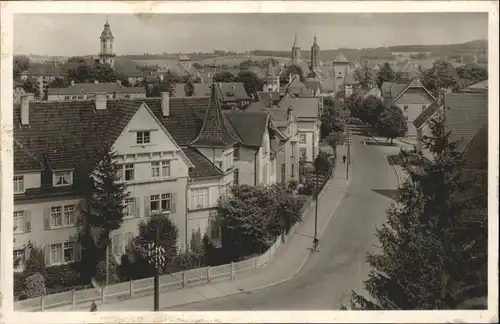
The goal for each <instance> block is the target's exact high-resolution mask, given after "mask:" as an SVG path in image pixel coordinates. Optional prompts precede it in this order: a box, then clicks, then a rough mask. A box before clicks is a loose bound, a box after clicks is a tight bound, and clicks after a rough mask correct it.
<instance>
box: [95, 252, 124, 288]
mask: <svg viewBox="0 0 500 324" xmlns="http://www.w3.org/2000/svg"><path fill="white" fill-rule="evenodd" d="M106 270H107V271H109V274H108V275H106ZM106 276H108V279H109V282H108V283H109V284H113V283H117V282H119V281H120V280H119V277H118V264H117V262H116V260H115V258H114V257H113V256H109V260H108V269H106V260H102V261H99V262H98V263H97V268H96V275H95V280H96V281H97V282H99V283H101V284H104V283H106Z"/></svg>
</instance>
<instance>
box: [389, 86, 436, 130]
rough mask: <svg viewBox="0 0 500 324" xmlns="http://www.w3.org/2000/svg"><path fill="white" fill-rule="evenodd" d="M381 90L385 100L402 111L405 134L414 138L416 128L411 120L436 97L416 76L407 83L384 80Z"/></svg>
mask: <svg viewBox="0 0 500 324" xmlns="http://www.w3.org/2000/svg"><path fill="white" fill-rule="evenodd" d="M381 91H382V96H383V97H384V99H385V100H386V101H388V102H390V103H391V104H394V105H396V106H398V107H399V108H400V109H401V111H402V112H403V115H404V116H405V119H406V122H407V125H408V132H407V136H408V137H410V138H416V136H417V129H416V128H415V126H414V124H413V122H414V121H415V119H417V117H418V116H419V115H420V114H421V113H422V112H423V111H424V110H425V109H426V108H427V107H429V106H430V105H431V104H432V103H433V102H434V101H435V100H436V98H434V96H433V95H432V93H430V91H429V90H427V89H426V88H425V87H424V86H423V85H422V83H421V82H420V80H419V79H418V78H415V79H413V80H411V81H410V82H408V83H395V82H384V83H383V84H382V87H381Z"/></svg>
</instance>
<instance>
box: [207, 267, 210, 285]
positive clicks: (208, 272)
mask: <svg viewBox="0 0 500 324" xmlns="http://www.w3.org/2000/svg"><path fill="white" fill-rule="evenodd" d="M208 282H210V267H209V266H207V283H208Z"/></svg>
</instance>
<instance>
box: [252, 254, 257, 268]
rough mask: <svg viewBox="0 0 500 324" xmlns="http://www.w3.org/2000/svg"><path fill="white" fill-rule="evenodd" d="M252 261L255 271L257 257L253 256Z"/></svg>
mask: <svg viewBox="0 0 500 324" xmlns="http://www.w3.org/2000/svg"><path fill="white" fill-rule="evenodd" d="M253 261H254V262H253V267H254V269H255V271H257V257H254V258H253Z"/></svg>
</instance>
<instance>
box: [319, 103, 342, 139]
mask: <svg viewBox="0 0 500 324" xmlns="http://www.w3.org/2000/svg"><path fill="white" fill-rule="evenodd" d="M340 104H342V105H343V103H341V102H340V101H333V100H332V99H331V98H329V97H327V98H324V100H323V107H324V112H323V114H322V115H321V118H320V119H321V125H320V138H321V139H324V138H326V137H327V136H328V135H330V133H331V132H339V131H343V130H344V125H343V123H342V121H341V120H340V118H338V117H337V112H336V110H339V109H341V108H339V107H336V105H340ZM343 109H345V106H343Z"/></svg>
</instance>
